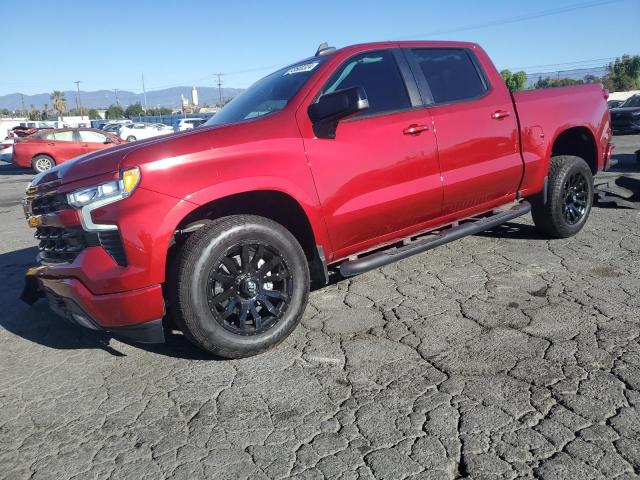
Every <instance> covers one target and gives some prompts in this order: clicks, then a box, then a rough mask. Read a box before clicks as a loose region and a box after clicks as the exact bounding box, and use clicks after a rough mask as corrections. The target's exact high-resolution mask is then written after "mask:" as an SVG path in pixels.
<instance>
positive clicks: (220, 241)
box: [169, 215, 310, 358]
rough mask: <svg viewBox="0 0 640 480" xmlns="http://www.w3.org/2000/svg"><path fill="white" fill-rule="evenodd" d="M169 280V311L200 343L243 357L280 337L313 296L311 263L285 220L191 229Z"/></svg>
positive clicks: (243, 218)
mask: <svg viewBox="0 0 640 480" xmlns="http://www.w3.org/2000/svg"><path fill="white" fill-rule="evenodd" d="M175 262H176V263H175V266H174V267H175V268H174V269H173V272H172V275H171V276H172V278H170V285H169V295H170V301H171V311H172V314H173V316H174V319H175V321H176V324H177V325H178V326H179V327H180V328H181V329H182V330H183V332H184V334H185V336H186V337H187V338H189V339H190V340H191V341H192V342H193V343H194V344H195V345H197V346H198V347H200V348H202V349H203V350H206V351H208V352H210V353H212V354H214V355H217V356H220V357H226V358H242V357H248V356H251V355H256V354H258V353H261V352H263V351H265V350H267V349H269V348H272V347H274V346H275V345H277V344H279V343H280V342H282V341H283V340H284V339H285V338H286V337H287V336H288V335H289V334H290V333H291V332H292V331H293V329H294V328H295V327H296V326H297V325H298V323H299V322H300V319H301V318H302V315H303V314H304V310H305V307H306V304H307V298H308V295H309V282H310V281H309V265H308V262H307V259H306V257H305V254H304V252H303V250H302V247H301V246H300V244H299V243H298V241H297V240H296V239H295V237H294V236H293V235H292V234H291V233H290V232H289V231H288V230H287V229H285V228H284V227H283V226H282V225H280V224H278V223H276V222H274V221H272V220H269V219H267V218H264V217H258V216H254V215H233V216H229V217H223V218H220V219H217V220H215V221H213V222H211V223H210V224H208V225H206V226H204V227H202V228H201V229H200V230H197V231H196V232H195V233H193V234H192V235H191V236H190V237H189V238H188V239H187V241H186V242H185V243H184V244H183V245H182V248H181V250H180V252H179V253H178V255H177V257H176V259H175Z"/></svg>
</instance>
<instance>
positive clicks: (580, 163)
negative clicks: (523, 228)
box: [530, 155, 593, 238]
mask: <svg viewBox="0 0 640 480" xmlns="http://www.w3.org/2000/svg"><path fill="white" fill-rule="evenodd" d="M545 192H546V194H547V195H546V198H545V196H544V193H545ZM530 200H531V216H532V217H533V222H534V223H535V224H536V227H537V228H538V230H540V231H541V232H542V233H545V234H547V235H549V236H551V237H555V238H567V237H571V236H573V235H575V234H576V233H578V232H579V231H580V230H581V229H582V227H584V225H585V223H586V222H587V219H588V218H589V213H590V212H591V206H592V205H593V175H592V172H591V168H590V167H589V165H588V164H587V162H585V161H584V159H582V158H580V157H576V156H573V155H558V156H555V157H552V158H551V164H550V166H549V172H548V182H547V188H546V190H543V191H542V192H541V193H539V194H538V195H536V196H535V197H533V198H531V199H530Z"/></svg>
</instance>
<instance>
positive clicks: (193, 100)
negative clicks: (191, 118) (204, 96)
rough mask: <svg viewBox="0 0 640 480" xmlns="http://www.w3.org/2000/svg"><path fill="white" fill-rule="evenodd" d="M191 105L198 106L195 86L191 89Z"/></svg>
mask: <svg viewBox="0 0 640 480" xmlns="http://www.w3.org/2000/svg"><path fill="white" fill-rule="evenodd" d="M191 105H193V106H194V107H197V106H198V90H196V87H193V88H192V89H191Z"/></svg>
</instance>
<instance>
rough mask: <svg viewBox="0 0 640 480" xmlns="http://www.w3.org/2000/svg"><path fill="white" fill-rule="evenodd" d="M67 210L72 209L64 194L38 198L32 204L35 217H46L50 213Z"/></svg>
mask: <svg viewBox="0 0 640 480" xmlns="http://www.w3.org/2000/svg"><path fill="white" fill-rule="evenodd" d="M67 208H71V207H70V206H69V204H68V203H67V196H66V195H64V194H62V195H60V194H58V195H45V196H42V197H36V198H34V199H33V203H32V204H31V212H32V213H33V215H46V214H48V213H55V212H58V211H60V210H65V209H67Z"/></svg>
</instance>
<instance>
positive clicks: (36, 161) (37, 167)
mask: <svg viewBox="0 0 640 480" xmlns="http://www.w3.org/2000/svg"><path fill="white" fill-rule="evenodd" d="M55 166H56V162H55V160H54V159H53V158H51V157H50V156H49V155H36V156H35V157H33V160H31V168H33V171H34V172H36V173H42V172H46V171H47V170H51V169H52V168H53V167H55Z"/></svg>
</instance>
